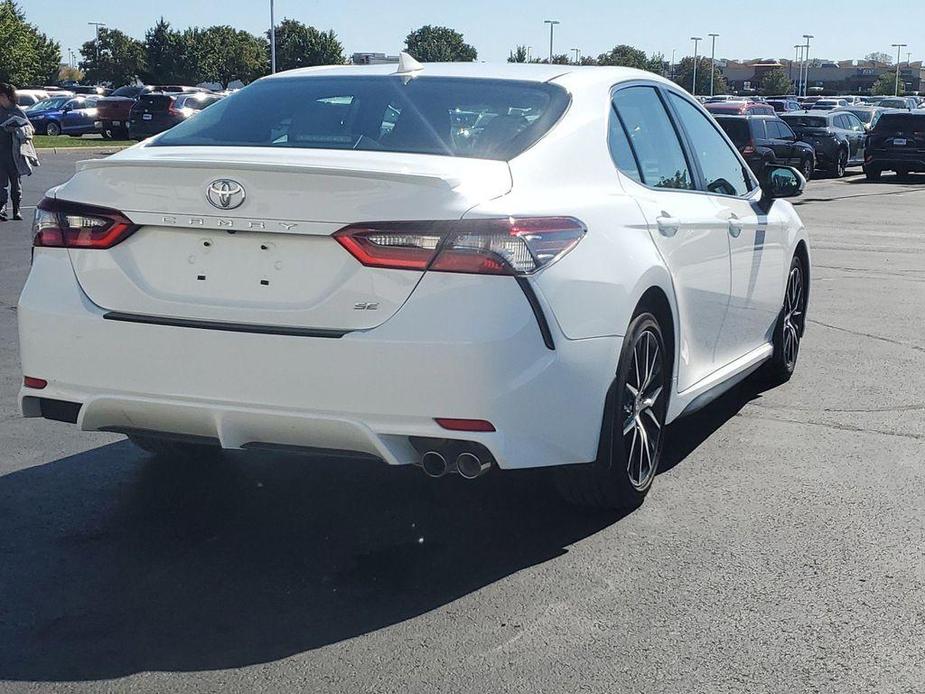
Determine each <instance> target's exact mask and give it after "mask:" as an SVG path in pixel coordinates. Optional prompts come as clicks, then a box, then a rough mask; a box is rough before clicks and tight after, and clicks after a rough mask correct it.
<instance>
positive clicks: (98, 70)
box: [80, 27, 145, 87]
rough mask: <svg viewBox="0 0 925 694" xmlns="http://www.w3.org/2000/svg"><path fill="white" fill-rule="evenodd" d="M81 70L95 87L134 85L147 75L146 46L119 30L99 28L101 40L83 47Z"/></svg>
mask: <svg viewBox="0 0 925 694" xmlns="http://www.w3.org/2000/svg"><path fill="white" fill-rule="evenodd" d="M80 54H81V55H82V56H83V60H81V61H80V69H81V70H83V72H84V74H85V76H86V79H87V80H88V81H90V82H92V83H94V84H100V83H108V84H111V85H113V86H114V87H117V86H120V85H123V84H132V83H133V82H135V80H136V79H137V78H138V77H139V76H140V75H142V74H144V72H145V46H144V44H143V43H142V42H141V41H139V40H137V39H133V38H132V37H131V36H128V35H126V34H123V33H122V32H121V31H119V30H118V29H107V28H105V27H101V28H100V34H99V41H95V40H94V41H87V42H86V43H85V44H84V45H83V46H81V48H80Z"/></svg>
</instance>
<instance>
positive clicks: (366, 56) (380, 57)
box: [350, 53, 398, 65]
mask: <svg viewBox="0 0 925 694" xmlns="http://www.w3.org/2000/svg"><path fill="white" fill-rule="evenodd" d="M350 62H351V63H353V64H354V65H383V64H385V63H397V62H398V56H397V55H386V54H385V53H354V54H353V55H351V56H350Z"/></svg>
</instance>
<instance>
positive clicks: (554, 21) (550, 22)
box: [543, 19, 559, 65]
mask: <svg viewBox="0 0 925 694" xmlns="http://www.w3.org/2000/svg"><path fill="white" fill-rule="evenodd" d="M543 24H548V25H549V64H550V65H552V33H553V29H554V28H555V26H556V24H559V20H558V19H544V20H543Z"/></svg>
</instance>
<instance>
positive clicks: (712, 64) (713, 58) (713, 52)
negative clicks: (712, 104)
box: [707, 34, 719, 96]
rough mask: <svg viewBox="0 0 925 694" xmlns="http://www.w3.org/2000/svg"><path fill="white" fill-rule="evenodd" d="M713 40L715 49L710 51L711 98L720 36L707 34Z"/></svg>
mask: <svg viewBox="0 0 925 694" xmlns="http://www.w3.org/2000/svg"><path fill="white" fill-rule="evenodd" d="M707 36H709V37H710V38H711V39H713V47H712V48H711V49H710V96H713V77H714V76H715V75H716V37H717V36H719V34H707Z"/></svg>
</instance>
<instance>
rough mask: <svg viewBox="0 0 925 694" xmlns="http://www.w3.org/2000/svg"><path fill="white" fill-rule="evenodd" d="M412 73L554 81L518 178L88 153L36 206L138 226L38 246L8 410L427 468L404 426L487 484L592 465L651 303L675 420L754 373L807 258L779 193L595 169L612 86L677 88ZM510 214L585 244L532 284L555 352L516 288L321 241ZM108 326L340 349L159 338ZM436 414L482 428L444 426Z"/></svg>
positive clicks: (469, 72)
mask: <svg viewBox="0 0 925 694" xmlns="http://www.w3.org/2000/svg"><path fill="white" fill-rule="evenodd" d="M393 70H394V66H371V67H363V68H358V67H336V68H311V69H307V70H299V71H293V72H290V73H281V74H282V75H283V76H288V77H292V76H293V75H299V74H305V75H311V76H321V75H329V74H330V75H345V74H360V73H364V74H387V73H389V72H391V71H393ZM420 74H426V75H435V76H447V77H483V78H495V79H517V80H534V81H547V80H551V81H553V82H554V83H555V84H559V85H561V86H562V87H563V88H564V89H566V90H567V91H568V93H569V95H570V98H571V103H570V105H569V107H568V109H567V110H566V112H565V114H564V115H563V116H562V117H561V119H560V121H559V122H558V123H557V124H556V125H555V126H554V127H553V128H552V129H551V130H550V131H549V132H548V133H546V135H544V136H543V137H542V138H541V139H540V140H539V141H538V142H537V143H535V144H534V145H533V146H532V147H530V148H529V149H527V150H526V151H524V152H523V153H521V154H519V155H518V156H516V157H514V158H513V159H511V160H510V161H509V162H504V161H491V160H479V159H465V158H458V157H455V158H454V157H449V156H434V155H425V154H401V153H392V152H364V151H352V150H347V151H335V150H320V149H295V148H286V149H282V150H277V149H270V148H254V147H151V146H146V143H143V144H141V145H138V146H135V147H132V148H130V149H128V150H125V151H123V152H121V153H119V154H117V155H114V156H112V157H109V158H107V159H104V160H96V161H92V162H86V163H84V164H83V165H81V166H80V167H79V170H78V172H77V174H76V175H75V176H74V177H73V178H72V179H71V180H70V181H68V182H66V183H65V184H63V185H61V186H58V187H56V188H55V189H53V191H50V195H54V196H56V197H57V198H59V199H63V200H68V201H75V202H80V203H86V204H92V205H98V206H104V207H111V208H115V209H118V210H120V211H122V212H123V213H124V214H125V215H126V216H127V217H129V218H130V219H131V220H132V221H133V222H134V223H136V224H139V225H141V229H140V230H139V231H137V232H136V233H135V234H133V235H132V236H130V237H128V238H127V239H126V240H124V241H123V242H121V243H119V244H118V245H116V246H114V247H113V248H111V249H108V250H86V249H69V250H68V249H61V248H36V249H35V255H34V264H33V267H32V271H31V273H30V276H29V279H28V281H27V283H26V286H25V287H24V289H23V293H22V296H21V299H20V303H19V314H18V315H19V326H20V340H21V355H22V365H23V372H24V373H25V374H26V375H29V376H34V377H39V378H42V379H45V380H47V381H48V385H47V387H46V388H44V389H42V390H35V389H31V388H25V387H24V388H23V389H22V390H21V392H20V402H21V407H22V411H23V413H24V415H26V416H40V405H39V398H51V399H57V400H64V401H68V402H74V403H79V404H80V405H81V409H80V413H79V417H78V421H77V424H78V426H79V427H80V428H82V429H85V430H98V429H108V430H129V429H131V430H143V431H156V432H165V433H172V434H182V435H193V436H203V437H210V438H215V439H218V441H219V442H220V443H221V445H222V446H224V447H226V448H240V447H244V446H248V445H254V444H274V445H275V444H279V445H287V446H302V447H311V448H331V449H345V450H353V451H360V452H365V453H370V454H372V455H376V456H378V457H381V458H382V459H383V460H385V461H386V462H388V463H390V464H409V463H414V462H418V460H419V454H418V453H417V452H416V451H415V450H414V448H413V447H412V446H411V444H410V442H409V437H410V436H421V437H438V438H440V437H442V438H459V439H464V440H467V441H476V442H479V443H482V444H484V445H485V446H486V447H487V448H488V449H489V450H490V451H491V453H492V455H493V456H494V458H495V459H496V461H497V462H498V465H499V467H501V468H508V469H510V468H524V467H535V466H549V465H558V464H566V463H580V462H588V461H591V460H593V459H594V458H595V457H596V455H597V449H598V439H599V435H600V431H601V423H602V416H603V408H604V400H605V396H606V393H607V390H608V388H609V386H610V384H611V381H612V379H613V376H614V373H615V369H616V364H617V360H618V357H619V354H620V349H621V345H622V336H623V335H624V334H625V331H626V329H627V326H628V325H629V323H630V321H631V319H632V316H633V313H634V311H635V309H636V307H637V305H638V303H639V300H640V298H641V297H642V296H643V294H645V293H646V292H647V291H649V290H651V289H653V288H657V289H658V290H659V291H661V292H662V293H663V294H664V295H665V297H666V298H667V301H668V303H669V306H670V310H671V314H672V324H673V325H672V326H671V327H672V329H673V332H674V335H675V336H676V340H675V346H674V359H673V363H674V373H673V377H672V388H671V393H670V402H669V409H668V416H667V419H668V420H669V421H670V420H672V419H674V418H676V417H677V416H678V415H679V414H681V413H682V412H683V411H684V410H685V409H686V408H688V407H689V406H691V405H692V403H694V404H696V401H697V400H698V398H700V397H701V396H704V395H706V394H708V393H710V392H712V391H714V390H715V389H716V388H717V387H721V386H722V385H723V384H724V383H731V382H732V381H734V380H735V379H737V378H740V377H741V376H742V375H743V374H746V373H748V372H749V371H751V370H753V369H754V368H756V367H757V366H758V365H760V364H761V363H762V362H763V361H765V360H766V359H767V358H769V357H770V355H771V352H772V349H771V344H770V341H771V332H772V329H773V326H774V323H775V321H776V319H777V314H778V312H779V310H780V306H781V304H782V300H783V294H784V285H785V280H786V277H787V270H788V267H789V263H790V258H791V257H792V256H793V254H794V253H795V251H796V248H797V245H798V244H799V243H801V242H802V243H804V244H805V243H807V239H806V235H805V231H804V229H803V226H802V224H801V223H800V220H799V218H798V217H797V215H796V213H795V212H794V210H793V208H792V206H791V205H790V204H789V203H787V202H784V201H775V203H774V204H773V205H772V206H771V207H770V211H769V212H768V214H761V215H759V214H756V212H755V211H754V210H755V203H756V202H757V201H758V200H759V199H760V196H761V193H760V191H759V190H758V189H756V190H755V191H753V193H752V194H751V195H749V196H748V198H745V199H743V198H730V197H728V196H721V195H711V194H707V193H702V192H687V191H676V190H671V191H669V190H657V189H652V188H648V187H646V186H644V185H641V184H639V183H636V182H635V181H633V180H631V179H630V178H628V177H627V176H625V175H623V174H622V173H620V172H619V171H618V170H617V168H616V166H615V165H614V163H613V160H612V159H611V157H610V154H609V151H608V147H607V129H608V118H609V114H610V95H611V91H612V89H613V88H614V87H618V86H619V85H620V84H622V83H625V82H628V81H640V80H642V81H644V82H645V83H647V84H656V85H659V86H661V87H663V88H665V89H670V90H673V91H675V92H676V93H679V94H682V92H681V91H680V90H678V89H677V87H676V86H675V85H673V84H672V83H670V82H668V81H666V80H663V79H661V78H659V77H656V76H653V75H651V74H649V73H642V72H638V71H634V70H629V69H624V68H593V69H587V68H577V69H576V68H572V67H568V66H541V65H535V66H532V65H528V66H523V65H519V66H518V65H504V66H497V65H485V64H459V63H457V64H447V65H444V64H429V65H425V66H424V68H423V70H422V71H420ZM265 79H276V78H275V77H269V78H265ZM231 98H234V97H231ZM698 108H700V107H699V105H698ZM743 166H744V162H743ZM220 178H228V179H233V180H234V181H238V182H240V183H241V184H242V185H243V186H244V188H245V189H246V190H247V197H246V200H245V201H244V202H243V203H242V204H241V206H240V207H237V208H235V209H231V210H227V211H222V210H218V209H216V208H215V207H213V206H212V205H210V204H209V203H208V202H207V200H206V195H205V192H206V189H207V187H208V185H209V184H210V182H211V181H214V180H216V179H220ZM666 213H667V214H666ZM508 215H512V216H546V215H550V216H569V217H574V218H577V219H579V220H581V222H583V223H584V225H585V226H586V228H587V233H586V235H585V237H584V238H583V239H582V240H581V241H580V242H579V243H578V244H577V245H576V246H575V247H574V249H572V250H571V251H570V252H568V253H567V254H566V255H564V256H563V257H562V258H560V259H559V260H558V261H556V262H555V263H553V264H551V265H549V266H547V267H544V268H542V269H541V270H539V271H538V272H537V273H535V274H534V275H531V276H529V277H528V278H527V282H529V284H530V286H531V287H532V288H533V289H534V291H535V293H536V295H537V300H538V302H539V305H540V306H541V308H542V310H543V313H544V314H545V317H546V319H547V321H548V324H549V330H550V333H551V337H552V339H553V342H554V346H555V349H549V348H548V347H547V346H545V345H544V341H543V337H542V335H541V332H540V328H539V326H538V321H537V318H536V316H535V315H534V313H533V311H532V310H531V307H530V305H529V303H528V301H527V300H526V299H525V294H524V292H523V291H522V289H521V287H520V286H518V283H517V281H516V280H515V279H514V278H512V277H504V276H482V275H466V274H451V273H439V272H411V271H407V270H392V269H374V268H368V267H365V266H362V265H360V264H359V263H358V262H357V261H356V260H355V259H354V258H353V257H352V256H351V255H349V254H348V253H347V252H346V251H345V250H344V248H342V247H341V246H340V245H339V244H338V243H337V242H336V241H334V240H333V239H332V238H331V237H330V235H331V234H332V233H333V232H334V231H336V230H337V229H340V228H341V227H343V226H345V225H346V224H349V223H354V222H368V221H373V220H376V221H390V220H422V219H424V220H458V219H460V218H466V219H475V218H480V217H485V218H493V217H500V216H508ZM666 222H667V227H671V226H672V225H673V224H676V225H677V228H665V227H666ZM229 232H234V233H229ZM200 277H204V278H205V279H199V278H200ZM262 282H266V284H262ZM372 306H375V308H374V309H373V308H370V307H372ZM357 307H361V309H360V310H358V309H357ZM109 312H118V313H130V314H140V315H144V316H152V317H158V318H167V319H170V318H182V319H185V320H195V321H203V322H206V324H207V323H208V322H227V323H231V324H245V325H257V326H275V327H280V328H287V329H293V330H297V329H299V328H308V329H318V330H339V331H344V332H345V334H344V335H343V336H342V337H339V338H337V339H331V338H326V337H311V336H302V335H293V334H262V333H249V332H235V331H229V330H212V329H207V327H206V328H189V327H177V326H174V325H151V324H142V323H136V322H122V321H116V320H107V319H106V318H104V315H105V314H107V313H109ZM436 417H453V418H471V419H480V420H487V421H489V422H491V423H492V424H493V425H494V426H495V428H496V431H494V432H448V431H446V430H444V429H442V428H441V427H440V426H438V425H437V424H436V422H435V421H434V418H436Z"/></svg>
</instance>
